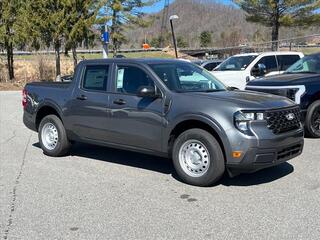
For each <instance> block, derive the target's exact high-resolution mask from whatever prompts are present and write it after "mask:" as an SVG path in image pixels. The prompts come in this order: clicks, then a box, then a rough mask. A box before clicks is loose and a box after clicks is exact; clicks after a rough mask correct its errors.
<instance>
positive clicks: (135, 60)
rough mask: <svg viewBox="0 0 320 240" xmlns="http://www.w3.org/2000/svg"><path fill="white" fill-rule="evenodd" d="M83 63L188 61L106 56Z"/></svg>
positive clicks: (181, 60)
mask: <svg viewBox="0 0 320 240" xmlns="http://www.w3.org/2000/svg"><path fill="white" fill-rule="evenodd" d="M82 62H83V63H102V62H105V63H110V62H112V63H114V62H115V63H128V62H129V63H145V64H154V63H177V62H190V61H186V60H184V59H170V58H163V59H162V58H106V59H103V58H102V59H90V60H83V61H82Z"/></svg>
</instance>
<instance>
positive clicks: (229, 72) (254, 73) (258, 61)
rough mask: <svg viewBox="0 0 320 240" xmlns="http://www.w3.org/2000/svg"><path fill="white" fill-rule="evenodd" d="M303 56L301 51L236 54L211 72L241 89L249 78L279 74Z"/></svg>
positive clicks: (229, 84) (226, 83)
mask: <svg viewBox="0 0 320 240" xmlns="http://www.w3.org/2000/svg"><path fill="white" fill-rule="evenodd" d="M303 56H304V55H303V53H301V52H265V53H245V54H237V55H234V56H232V57H229V58H228V59H227V60H225V61H224V62H222V63H221V64H220V65H219V66H217V67H216V68H215V69H214V70H213V71H211V73H212V74H213V75H214V76H215V77H216V78H218V79H219V80H220V81H222V82H223V83H224V84H225V85H227V86H230V87H237V88H239V89H242V90H243V89H244V88H245V86H246V83H247V82H249V81H250V80H253V79H255V78H258V77H262V76H271V75H276V74H281V73H283V72H284V71H285V70H286V69H287V68H288V67H289V66H291V65H292V64H293V63H295V62H296V61H298V60H299V59H300V58H302V57H303Z"/></svg>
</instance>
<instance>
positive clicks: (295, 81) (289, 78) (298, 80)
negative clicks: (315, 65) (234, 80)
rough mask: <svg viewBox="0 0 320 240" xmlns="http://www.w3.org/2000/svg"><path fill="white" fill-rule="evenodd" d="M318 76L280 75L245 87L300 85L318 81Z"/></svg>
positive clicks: (319, 77) (256, 81)
mask: <svg viewBox="0 0 320 240" xmlns="http://www.w3.org/2000/svg"><path fill="white" fill-rule="evenodd" d="M319 79H320V74H315V73H295V74H286V73H284V74H280V75H274V76H270V77H265V78H260V79H256V80H252V81H250V82H248V84H247V86H248V87H250V86H286V85H300V84H302V85H303V84H304V83H305V81H308V82H310V81H319Z"/></svg>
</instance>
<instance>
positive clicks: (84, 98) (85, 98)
mask: <svg viewBox="0 0 320 240" xmlns="http://www.w3.org/2000/svg"><path fill="white" fill-rule="evenodd" d="M77 99H79V100H87V96H85V95H80V96H78V97H77Z"/></svg>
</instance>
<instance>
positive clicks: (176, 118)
mask: <svg viewBox="0 0 320 240" xmlns="http://www.w3.org/2000/svg"><path fill="white" fill-rule="evenodd" d="M22 103H23V107H24V115H23V121H24V124H25V125H26V126H27V127H28V128H30V129H32V130H34V131H37V132H38V136H39V142H40V146H41V148H42V149H43V151H44V153H45V154H47V155H49V156H61V155H64V154H66V153H67V152H68V150H69V148H70V146H71V144H72V142H74V141H80V142H85V143H91V144H98V145H104V146H111V147H116V148H122V149H126V150H133V151H139V152H144V153H148V154H153V155H160V156H165V157H169V158H172V159H173V163H174V167H175V169H176V171H177V173H178V175H179V176H180V177H181V179H182V180H183V181H185V182H186V183H189V184H193V185H198V186H208V185H211V184H213V183H215V182H217V181H218V179H219V178H220V177H221V176H222V175H223V173H224V172H225V170H227V171H228V173H229V174H230V175H231V176H234V175H236V174H239V173H242V172H253V171H257V170H259V169H262V168H266V167H270V166H274V165H277V164H280V163H282V162H284V161H287V160H289V159H291V158H293V157H295V156H298V155H299V154H300V153H301V152H302V149H303V143H304V140H303V128H302V127H301V123H300V120H299V106H298V105H296V104H294V103H293V102H292V101H291V100H289V99H287V98H284V97H278V96H271V95H268V94H261V93H254V92H245V91H233V90H229V89H228V88H227V87H225V86H224V85H223V84H222V83H221V82H219V81H218V80H216V79H215V78H214V77H213V76H212V75H211V74H210V73H208V72H207V71H206V70H204V69H203V68H201V67H198V66H196V65H194V64H191V63H189V62H186V61H181V60H155V59H104V60H88V61H82V62H81V63H79V65H78V66H77V68H76V70H75V74H74V77H73V81H72V82H70V83H68V82H65V83H52V82H48V83H44V82H35V83H28V84H27V85H26V86H25V88H24V90H23V101H22Z"/></svg>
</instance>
